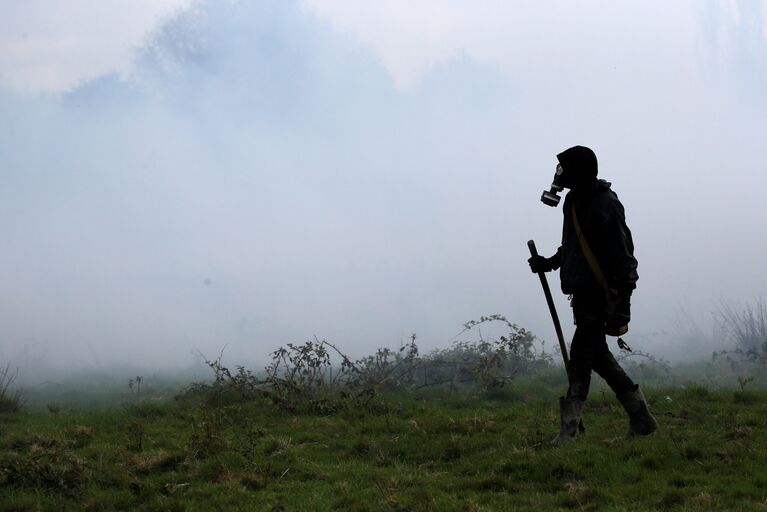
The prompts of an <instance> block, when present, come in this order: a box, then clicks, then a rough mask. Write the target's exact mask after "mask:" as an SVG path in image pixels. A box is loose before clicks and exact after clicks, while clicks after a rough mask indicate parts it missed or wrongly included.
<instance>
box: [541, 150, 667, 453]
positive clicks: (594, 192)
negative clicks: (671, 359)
mask: <svg viewBox="0 0 767 512" xmlns="http://www.w3.org/2000/svg"><path fill="white" fill-rule="evenodd" d="M557 160H559V165H557V170H556V175H555V177H554V183H553V184H552V188H551V191H547V192H544V194H543V197H542V198H541V200H542V201H543V202H544V203H546V204H548V205H550V206H556V205H557V204H558V203H559V196H558V195H557V192H560V191H562V190H563V189H570V192H568V194H567V196H566V197H565V203H564V225H563V229H562V245H561V246H560V247H559V249H557V253H556V254H555V255H554V256H552V257H551V258H545V257H543V256H537V257H532V258H530V259H529V260H528V261H529V263H530V268H531V269H532V271H533V272H535V273H538V272H549V271H552V270H556V269H560V279H561V283H562V292H563V293H565V294H567V295H570V296H571V302H570V305H571V306H572V308H573V316H574V318H575V325H576V329H575V334H574V335H573V341H572V343H571V346H570V364H569V368H568V375H569V387H568V390H567V396H566V397H561V398H560V399H559V406H560V414H561V431H560V433H559V435H558V436H557V437H556V438H554V440H553V441H552V443H553V444H560V443H563V442H567V441H574V440H575V435H576V432H577V430H578V425H579V423H580V419H581V410H582V404H583V402H584V401H585V400H586V398H587V396H588V394H589V383H590V381H591V371H592V370H594V371H595V372H596V373H597V374H599V376H601V377H602V378H603V379H605V381H607V384H608V385H609V386H610V388H611V389H612V390H613V392H614V393H615V395H616V396H617V398H618V400H619V401H620V403H621V404H622V405H623V407H624V408H625V409H626V412H627V413H628V416H629V430H628V435H630V436H634V435H648V434H651V433H653V432H654V431H655V430H657V428H658V422H657V421H656V420H655V418H654V417H653V415H652V414H650V411H649V409H648V407H647V401H646V400H645V398H644V396H643V395H642V392H641V390H640V389H639V386H638V385H637V384H634V382H633V381H632V380H631V379H630V378H629V376H628V375H626V372H624V371H623V369H622V368H621V366H620V365H619V364H618V362H617V361H616V360H615V358H614V357H613V355H612V353H611V352H610V349H609V348H608V347H607V342H606V339H605V335H606V334H610V335H612V336H619V335H621V334H623V333H625V332H626V331H627V330H628V323H629V320H630V319H631V313H630V308H631V303H630V300H631V293H632V292H633V290H634V289H635V288H636V282H637V280H638V279H639V275H638V274H637V260H636V258H634V243H633V241H632V239H631V231H629V228H628V226H626V220H625V215H624V212H623V205H622V204H621V202H620V201H619V200H618V196H617V195H616V194H615V192H613V191H612V190H611V189H610V183H608V182H606V181H605V180H598V179H597V157H596V155H595V154H594V152H593V151H592V150H591V149H589V148H587V147H583V146H575V147H572V148H570V149H568V150H566V151H564V152H562V153H560V154H559V155H557ZM579 235H580V236H579ZM589 253H590V254H589ZM600 274H601V275H600Z"/></svg>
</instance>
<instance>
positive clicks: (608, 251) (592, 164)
mask: <svg viewBox="0 0 767 512" xmlns="http://www.w3.org/2000/svg"><path fill="white" fill-rule="evenodd" d="M557 158H558V159H559V161H560V163H561V164H562V167H563V168H564V169H565V172H566V173H571V177H570V180H571V183H572V184H573V185H575V186H573V187H572V189H571V191H570V192H568V194H567V196H565V201H564V205H563V213H564V224H563V227H562V245H561V246H560V247H559V249H558V250H557V254H555V255H554V257H553V258H552V260H553V261H552V264H553V267H554V269H556V268H560V273H559V277H560V280H561V284H562V292H563V293H566V294H581V293H583V294H592V293H593V294H603V293H604V290H603V289H602V287H601V286H600V284H599V282H598V281H597V278H596V277H595V276H594V271H593V270H592V269H591V267H590V266H589V263H588V261H587V260H586V257H585V256H584V255H583V250H582V249H581V246H580V242H579V241H578V235H577V234H576V232H575V224H574V222H573V219H572V205H573V203H574V204H575V211H576V214H577V215H578V222H579V223H580V226H581V230H582V232H583V236H584V237H585V238H586V241H587V242H588V244H589V247H591V251H592V252H593V253H594V256H595V257H596V259H597V262H598V263H599V266H600V267H601V269H602V272H603V273H604V275H605V278H606V279H607V282H608V283H609V285H610V287H611V288H614V289H616V290H618V292H619V293H620V294H621V295H623V296H628V295H630V294H631V291H632V290H634V289H635V288H636V282H637V280H638V279H639V275H638V274H637V266H638V265H637V260H636V258H635V257H634V242H633V240H632V238H631V231H630V230H629V228H628V226H627V225H626V216H625V213H624V210H623V205H622V204H621V202H620V201H619V200H618V196H617V195H616V194H615V192H613V191H612V189H611V188H610V183H608V182H607V181H605V180H597V179H596V175H597V161H596V156H594V153H593V152H592V151H591V150H590V149H588V148H584V147H582V146H575V147H574V148H570V149H568V150H567V151H565V152H563V153H561V154H559V155H557Z"/></svg>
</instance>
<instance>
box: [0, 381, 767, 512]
mask: <svg viewBox="0 0 767 512" xmlns="http://www.w3.org/2000/svg"><path fill="white" fill-rule="evenodd" d="M645 393H646V395H647V396H648V398H649V399H650V402H651V406H652V409H653V411H654V412H655V414H656V415H657V416H658V419H659V420H660V422H661V430H660V431H659V432H658V433H657V434H656V435H654V436H652V437H650V438H647V439H625V438H624V437H623V433H624V431H625V428H626V419H625V417H624V413H623V411H622V409H621V408H620V406H619V405H618V404H617V402H616V401H615V399H614V398H613V397H612V396H610V395H609V393H607V392H604V391H603V390H602V389H601V388H599V387H597V388H596V389H595V390H594V391H593V393H592V397H591V398H590V400H589V401H588V402H587V406H586V413H585V414H586V416H585V421H586V428H587V431H586V433H585V434H584V435H582V436H581V438H580V439H579V441H578V443H576V444H575V445H572V446H567V447H563V448H552V447H550V446H549V445H548V441H549V439H550V438H551V437H553V436H554V435H555V433H556V431H557V427H558V410H557V409H556V394H555V392H554V391H553V388H552V387H550V388H549V389H548V390H546V391H541V390H540V389H538V388H536V386H534V385H527V386H526V385H524V384H523V383H520V384H519V385H518V386H516V387H515V388H513V389H512V390H507V391H504V392H503V393H496V394H495V395H493V396H489V395H487V394H483V393H479V392H471V391H464V392H461V393H455V394H452V395H449V396H445V395H444V394H443V395H442V396H439V395H437V394H431V395H423V396H411V395H410V396H405V395H394V396H386V397H384V398H383V400H382V401H381V402H379V405H377V406H375V407H373V408H369V409H365V410H351V411H345V412H341V413H337V414H334V415H331V416H320V415H317V414H309V413H305V414H303V413H290V412H286V411H282V410H279V409H276V408H275V407H273V406H270V405H267V404H265V403H253V402H250V403H231V404H229V405H225V406H217V407H212V406H209V405H204V403H203V402H201V401H199V400H194V399H188V400H181V401H169V402H164V403H146V402H145V403H143V404H140V405H129V406H121V407H118V408H112V409H101V408H96V409H80V410H78V409H76V408H67V409H66V410H62V411H61V412H60V413H59V414H58V415H54V414H53V413H50V412H48V411H44V412H40V410H39V409H37V410H35V411H33V412H26V413H21V414H13V415H3V416H0V511H11V510H14V511H22V510H23V511H26V510H30V511H31V510H91V511H101V510H104V511H106V510H147V511H150V510H152V511H154V510H156V511H196V510H199V511H211V510H243V511H245V510H248V511H252V510H267V511H268V510H272V511H297V510H370V511H405V510H410V511H429V510H434V511H481V510H488V511H489V510H557V509H562V510H658V509H668V510H767V433H766V432H765V419H766V418H767V391H761V390H754V391H749V390H746V391H739V390H738V391H733V390H721V391H710V390H708V389H706V388H703V387H698V386H691V387H686V388H681V387H671V388H648V389H646V390H645Z"/></svg>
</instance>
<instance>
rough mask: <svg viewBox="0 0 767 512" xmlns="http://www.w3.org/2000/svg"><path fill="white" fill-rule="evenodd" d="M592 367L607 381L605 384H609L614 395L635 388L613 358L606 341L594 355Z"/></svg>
mask: <svg viewBox="0 0 767 512" xmlns="http://www.w3.org/2000/svg"><path fill="white" fill-rule="evenodd" d="M593 368H594V371H595V372H597V374H598V375H599V376H600V377H602V378H603V379H604V380H605V382H607V385H608V386H610V389H612V390H613V393H615V394H616V395H621V394H623V393H626V392H628V391H632V390H633V389H634V388H635V386H634V381H633V380H631V378H630V377H629V376H628V375H626V372H625V371H624V370H623V368H621V365H620V364H618V361H616V360H615V357H614V356H613V354H612V352H610V349H609V348H608V347H607V343H605V345H604V347H603V348H602V349H601V350H599V352H598V353H597V354H596V356H595V357H594V366H593Z"/></svg>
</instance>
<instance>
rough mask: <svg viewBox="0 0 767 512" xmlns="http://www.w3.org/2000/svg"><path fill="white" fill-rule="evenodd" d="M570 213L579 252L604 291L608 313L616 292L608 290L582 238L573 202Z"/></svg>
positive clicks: (594, 257)
mask: <svg viewBox="0 0 767 512" xmlns="http://www.w3.org/2000/svg"><path fill="white" fill-rule="evenodd" d="M572 206H573V208H572V212H573V224H575V234H576V235H577V236H578V243H579V244H580V245H581V251H582V252H583V255H584V256H585V257H586V261H587V262H588V264H589V267H591V271H592V272H593V273H594V277H596V278H597V282H598V283H599V285H600V286H601V287H602V289H604V291H605V297H606V298H607V308H608V311H611V310H614V309H615V295H617V292H616V291H615V290H613V289H612V288H610V285H609V283H608V282H607V278H606V277H605V274H604V273H603V272H602V268H601V267H600V266H599V263H598V262H597V258H596V256H594V253H593V252H592V250H591V247H589V243H588V242H587V241H586V237H585V236H583V230H581V224H580V222H578V215H577V214H576V213H575V201H573V203H572Z"/></svg>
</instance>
